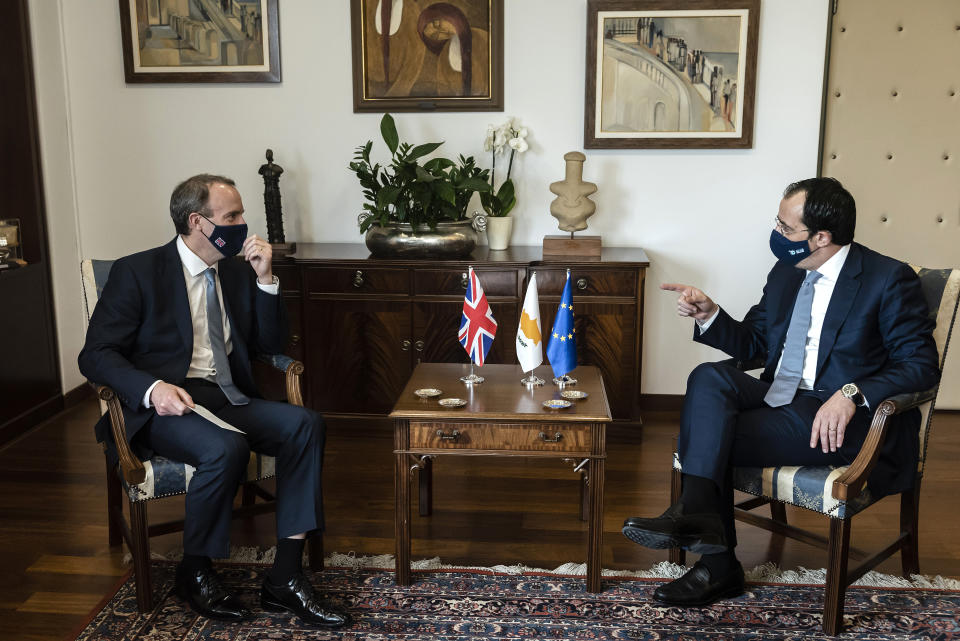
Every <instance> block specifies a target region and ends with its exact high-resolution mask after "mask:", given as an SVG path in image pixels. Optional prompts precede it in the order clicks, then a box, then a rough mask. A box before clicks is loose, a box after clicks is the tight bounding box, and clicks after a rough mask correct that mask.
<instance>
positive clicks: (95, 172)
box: [31, 0, 827, 394]
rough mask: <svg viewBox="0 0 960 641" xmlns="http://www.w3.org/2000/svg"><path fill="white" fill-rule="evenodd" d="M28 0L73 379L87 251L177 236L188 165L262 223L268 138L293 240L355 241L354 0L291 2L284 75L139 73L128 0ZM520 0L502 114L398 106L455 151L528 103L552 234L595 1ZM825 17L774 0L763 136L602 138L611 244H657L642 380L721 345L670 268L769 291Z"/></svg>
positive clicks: (746, 298)
mask: <svg viewBox="0 0 960 641" xmlns="http://www.w3.org/2000/svg"><path fill="white" fill-rule="evenodd" d="M31 5H32V10H33V14H34V15H35V20H34V31H35V34H34V35H35V41H37V43H38V44H40V45H41V46H43V47H48V48H49V49H50V53H49V55H45V56H44V61H43V62H42V63H41V64H38V70H37V71H38V75H39V76H40V78H39V81H40V85H41V98H42V102H43V104H42V107H41V112H42V113H41V126H42V134H43V153H44V161H45V166H46V167H47V175H46V178H47V185H46V187H47V193H48V206H49V209H50V220H51V225H50V226H51V235H52V236H53V237H54V238H55V239H57V240H56V241H55V242H54V244H55V245H56V246H57V248H56V250H55V252H54V254H55V255H54V257H53V266H54V286H55V291H56V296H57V321H58V328H59V333H60V336H61V349H62V351H63V354H62V358H61V360H62V363H63V368H64V385H65V387H66V388H67V389H69V388H70V387H72V386H74V385H77V384H79V383H80V382H81V378H80V376H79V373H78V372H77V371H76V366H75V362H76V352H77V350H78V349H79V345H80V337H81V334H82V324H81V322H80V318H81V311H80V310H81V308H80V298H79V295H78V293H77V290H78V288H79V276H78V275H77V268H76V265H77V261H78V259H79V256H83V257H97V258H115V257H118V256H122V255H124V254H127V253H130V252H134V251H137V250H141V249H145V248H148V247H151V246H155V245H158V244H160V243H163V242H164V241H166V240H168V239H170V238H171V237H172V235H173V230H172V227H171V224H170V222H169V218H168V217H167V213H166V203H167V201H168V198H169V193H170V190H171V189H172V187H173V185H174V184H175V183H176V182H177V181H178V180H180V179H182V178H184V177H186V176H189V175H191V174H193V173H196V172H200V171H215V172H220V173H225V174H227V175H231V176H233V177H235V178H236V179H237V181H238V184H239V187H240V189H241V192H242V194H243V195H244V197H245V205H246V208H247V210H248V212H249V216H248V218H249V222H250V224H251V227H252V229H253V231H256V232H258V233H260V234H261V235H263V234H265V223H264V216H263V201H262V197H261V194H262V183H261V181H260V177H259V176H258V175H257V168H258V167H259V165H260V164H261V163H262V162H263V152H264V149H265V148H266V147H271V148H272V149H273V150H274V151H275V153H276V156H277V162H279V163H280V164H281V165H283V166H284V167H285V169H286V172H285V173H284V175H283V178H282V180H281V188H282V190H283V198H284V201H283V205H284V220H285V226H286V230H287V238H288V239H289V240H297V241H350V242H360V240H361V238H360V236H359V235H358V233H357V228H356V223H355V221H356V216H357V214H358V213H359V212H360V206H361V197H360V190H359V189H358V185H357V184H356V182H355V179H354V178H353V177H352V176H351V174H350V173H349V172H348V171H347V169H346V164H347V162H348V161H349V159H350V157H351V154H352V151H353V148H354V147H355V146H356V145H358V144H361V143H363V142H365V141H366V140H367V139H369V138H376V136H377V130H378V127H377V123H378V120H379V115H376V114H367V115H358V114H354V113H353V110H352V98H351V96H352V90H351V86H352V84H351V83H352V80H351V64H350V34H349V24H350V16H349V3H348V2H346V1H344V0H341V1H338V2H331V1H329V0H322V1H318V0H283V2H281V3H280V5H281V6H280V31H281V49H282V51H281V57H282V64H283V79H284V80H283V83H282V84H276V85H269V84H263V85H139V86H137V85H126V84H125V83H124V80H123V66H122V56H121V48H120V35H119V34H120V28H119V27H120V25H119V11H118V8H117V2H116V0H85V1H84V2H75V1H73V0H32V2H31ZM505 5H506V16H505V17H506V38H505V41H506V71H505V73H506V78H505V85H506V112H505V114H501V113H458V114H401V115H398V116H397V121H398V126H399V129H400V132H401V134H402V136H403V137H404V138H406V139H408V140H411V141H414V142H421V141H427V140H443V139H445V140H446V144H445V145H444V147H443V148H441V151H443V152H445V153H446V154H448V155H456V154H459V153H464V154H475V155H478V156H480V154H482V140H483V136H484V132H485V129H486V126H487V124H488V123H499V122H500V121H501V120H502V119H503V118H504V116H505V115H512V116H519V117H521V118H522V119H523V122H524V123H525V124H527V125H529V127H530V130H531V132H532V133H531V137H530V142H531V150H530V151H529V152H528V153H527V154H526V155H525V156H524V157H523V158H522V159H520V160H519V161H518V166H517V167H515V178H516V179H517V182H518V199H519V204H518V206H517V209H516V210H515V214H514V215H515V217H516V222H515V231H514V235H513V242H514V243H515V244H524V243H527V244H539V243H540V241H541V239H542V237H543V235H544V234H548V233H554V232H555V231H556V221H555V219H553V218H552V217H551V216H550V215H549V203H550V201H551V200H552V198H553V195H552V194H550V193H549V191H548V189H547V185H548V184H549V183H550V182H552V181H555V180H559V179H561V178H562V176H563V167H564V165H563V158H562V157H563V154H564V153H565V152H567V151H570V150H573V149H580V148H581V145H582V140H583V92H584V56H585V51H584V40H585V30H586V17H585V13H586V12H585V2H583V1H582V0H522V1H520V0H507V2H506V3H505ZM826 20H827V1H826V0H804V2H795V1H793V0H766V1H765V2H764V3H763V9H762V16H761V23H760V44H759V57H758V58H759V63H758V83H757V101H756V113H757V116H756V133H755V137H754V139H755V141H756V142H755V146H754V149H751V150H738V151H707V150H690V151H592V152H589V153H588V154H587V162H586V165H585V170H584V178H585V179H586V180H590V181H593V182H596V183H597V184H599V186H600V191H599V192H598V193H597V195H596V197H595V200H596V202H597V205H598V208H597V211H598V213H597V214H596V215H595V216H594V217H593V218H591V219H590V230H591V231H592V232H595V233H599V234H601V235H602V236H603V239H604V242H605V243H606V244H608V245H628V246H640V247H643V248H644V249H646V251H647V253H648V254H649V256H650V258H651V261H652V265H651V269H650V272H649V278H648V282H649V285H648V288H647V292H646V294H647V322H646V328H645V336H644V364H643V368H644V369H643V371H644V377H643V378H644V380H643V386H642V391H643V392H646V393H655V394H679V393H682V392H683V391H684V387H685V382H686V377H687V374H688V373H689V371H690V370H691V369H692V368H693V367H694V366H695V365H696V364H697V363H699V362H701V361H703V360H707V359H717V358H720V357H721V355H720V354H719V353H718V352H716V351H714V350H711V349H708V348H705V347H702V346H697V345H694V344H693V343H692V342H691V340H690V336H691V333H692V328H691V324H690V323H691V321H689V320H684V321H681V320H679V319H677V318H676V317H675V312H674V295H673V294H667V293H662V292H660V291H659V290H658V289H657V284H658V283H660V282H662V281H681V282H690V283H694V284H696V285H698V286H700V287H702V288H704V289H705V290H706V291H707V292H708V293H710V294H712V295H713V296H714V297H715V298H716V299H717V300H718V301H719V302H720V303H721V304H723V305H724V306H725V307H726V308H727V309H729V311H730V312H731V313H733V314H734V315H735V316H740V315H742V314H743V313H744V312H745V311H746V310H747V308H748V307H749V306H750V305H751V304H752V303H754V302H755V301H756V299H758V298H759V294H760V288H761V287H762V284H763V282H764V277H765V275H766V273H767V271H768V270H769V268H770V267H771V265H772V264H773V260H774V259H773V256H772V255H771V254H770V252H769V249H767V237H768V234H769V232H770V227H771V225H770V221H771V219H772V217H773V214H774V213H775V212H776V207H777V204H778V201H779V198H780V193H781V191H782V189H783V187H784V186H785V185H786V184H787V183H788V182H790V181H792V180H794V179H797V178H800V177H809V176H812V175H815V174H816V170H817V137H818V136H817V131H818V127H819V122H820V96H821V86H822V75H823V53H824V44H825V34H826ZM61 22H62V25H63V28H62V31H61V29H60V26H59V25H60V23H61ZM56 49H59V50H62V52H63V58H62V59H61V58H59V57H58V55H55V54H54V51H55V50H56ZM47 101H49V103H48V102H47ZM375 148H376V149H377V150H378V152H379V153H381V154H382V152H383V146H382V145H380V144H379V143H378V144H377V145H376V146H375ZM381 157H382V156H381ZM480 160H481V162H487V161H488V159H487V158H486V157H485V156H480Z"/></svg>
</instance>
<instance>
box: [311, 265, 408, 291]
mask: <svg viewBox="0 0 960 641" xmlns="http://www.w3.org/2000/svg"><path fill="white" fill-rule="evenodd" d="M305 278H306V281H307V283H306V284H307V292H308V293H310V294H408V293H410V276H409V273H408V271H407V270H406V269H403V268H398V269H391V268H389V267H375V268H368V267H365V266H362V265H358V266H357V267H310V268H308V269H307V270H306V274H305Z"/></svg>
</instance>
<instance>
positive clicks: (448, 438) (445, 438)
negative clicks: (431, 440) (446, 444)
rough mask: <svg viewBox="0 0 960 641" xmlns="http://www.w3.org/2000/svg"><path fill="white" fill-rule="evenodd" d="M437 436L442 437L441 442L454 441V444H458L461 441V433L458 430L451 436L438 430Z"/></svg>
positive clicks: (451, 433)
mask: <svg viewBox="0 0 960 641" xmlns="http://www.w3.org/2000/svg"><path fill="white" fill-rule="evenodd" d="M437 436H439V437H440V440H441V441H454V442H456V441H459V440H460V432H459V431H458V430H453V431H452V432H450V433H449V434H446V433H444V431H443V430H437Z"/></svg>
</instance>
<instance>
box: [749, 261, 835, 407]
mask: <svg viewBox="0 0 960 641" xmlns="http://www.w3.org/2000/svg"><path fill="white" fill-rule="evenodd" d="M822 275H823V274H821V273H820V272H816V271H812V272H810V273H808V274H807V277H806V278H804V279H803V284H802V285H801V286H800V291H799V292H797V302H795V303H794V304H793V315H792V316H791V317H790V326H789V327H788V328H787V340H786V342H785V344H784V346H783V358H782V359H781V360H780V371H778V372H777V376H776V378H774V379H773V384H772V385H771V386H770V389H768V390H767V395H766V396H765V397H764V399H763V400H764V401H766V402H767V405H769V406H770V407H780V406H782V405H786V404H787V403H789V402H790V401H792V400H793V396H794V394H796V393H797V387H799V386H800V378H801V376H802V374H803V357H804V354H805V353H806V347H807V332H808V331H809V330H810V308H811V307H813V284H814V283H815V282H817V279H818V278H820V277H821V276H822Z"/></svg>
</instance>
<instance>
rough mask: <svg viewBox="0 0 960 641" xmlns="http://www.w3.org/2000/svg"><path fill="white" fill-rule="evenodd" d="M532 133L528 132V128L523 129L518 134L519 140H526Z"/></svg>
mask: <svg viewBox="0 0 960 641" xmlns="http://www.w3.org/2000/svg"><path fill="white" fill-rule="evenodd" d="M529 133H530V132H528V131H527V128H526V127H521V128H520V131H518V132H517V135H516V137H517V138H526V137H527V136H528V135H529Z"/></svg>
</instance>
